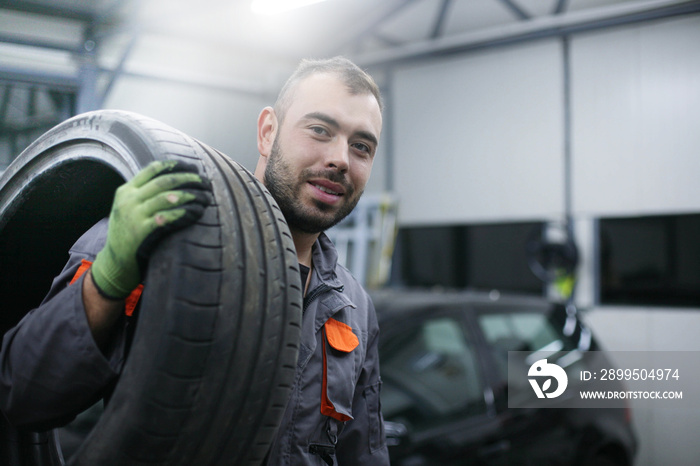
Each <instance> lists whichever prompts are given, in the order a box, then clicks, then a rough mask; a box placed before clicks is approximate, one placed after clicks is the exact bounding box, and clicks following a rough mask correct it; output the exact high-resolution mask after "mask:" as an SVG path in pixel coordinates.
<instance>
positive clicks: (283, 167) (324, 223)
mask: <svg viewBox="0 0 700 466" xmlns="http://www.w3.org/2000/svg"><path fill="white" fill-rule="evenodd" d="M313 178H325V179H327V180H330V181H332V182H334V183H338V184H340V185H342V186H343V188H344V190H345V193H344V194H343V201H344V203H342V204H341V206H340V208H338V210H336V211H335V212H333V210H334V209H335V207H333V206H330V205H328V204H325V203H323V202H320V201H318V200H314V201H313V206H306V205H304V204H303V203H302V201H301V200H300V194H301V188H302V187H303V186H304V185H305V184H306V182H307V180H309V179H313ZM264 182H265V186H266V187H267V189H268V191H270V194H272V197H273V198H274V199H275V201H277V205H279V208H280V210H282V214H284V218H285V219H286V220H287V224H288V225H289V227H290V228H291V229H296V230H299V231H302V232H304V233H310V234H317V233H321V232H323V231H326V230H328V229H329V228H331V227H333V226H335V225H336V224H338V222H340V221H341V220H343V219H344V218H345V217H347V216H348V215H349V214H350V212H352V210H353V209H354V208H355V206H356V205H357V203H358V201H359V200H360V197H361V196H362V191H360V192H359V193H358V194H357V196H353V195H354V194H355V189H354V188H353V187H352V186H351V185H350V184H348V182H347V181H346V180H345V176H344V175H343V174H342V173H339V172H338V171H337V170H333V169H330V170H318V171H312V170H310V169H305V170H302V172H301V174H300V175H299V178H298V179H294V178H293V175H292V174H291V170H290V168H289V165H288V164H287V163H286V162H285V160H284V155H283V154H282V151H281V150H280V147H279V141H278V138H277V137H275V141H274V142H273V144H272V149H271V150H270V159H269V161H268V162H267V167H266V168H265V175H264Z"/></svg>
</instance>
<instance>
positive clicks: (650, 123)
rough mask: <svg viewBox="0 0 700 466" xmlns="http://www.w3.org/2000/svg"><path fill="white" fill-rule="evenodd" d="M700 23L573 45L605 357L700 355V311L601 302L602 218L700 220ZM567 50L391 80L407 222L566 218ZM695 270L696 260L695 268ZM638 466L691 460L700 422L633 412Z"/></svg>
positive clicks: (579, 205)
mask: <svg viewBox="0 0 700 466" xmlns="http://www.w3.org/2000/svg"><path fill="white" fill-rule="evenodd" d="M697 44H700V16H698V15H694V16H688V17H684V18H680V19H671V20H664V21H657V22H651V23H646V24H642V25H636V26H625V27H620V28H615V29H610V30H605V31H596V32H589V33H585V34H583V33H582V34H577V35H574V36H572V37H571V38H570V66H571V68H570V70H571V98H572V101H571V107H570V109H571V124H572V126H571V157H572V159H571V161H572V186H571V188H572V191H571V193H572V211H573V212H572V213H573V218H574V221H575V228H576V234H577V239H578V242H579V247H580V249H581V253H582V263H581V266H580V269H579V273H580V281H579V285H578V288H577V303H578V304H579V305H580V306H581V307H582V308H585V309H586V311H585V315H584V319H585V321H586V322H587V323H588V324H589V325H590V326H591V327H592V329H593V331H594V333H595V334H596V335H597V336H598V338H599V340H600V341H601V342H602V344H603V346H604V347H605V348H607V349H609V350H640V351H641V350H645V351H680V350H685V351H700V339H698V337H697V335H698V334H700V312H698V311H700V309H684V310H678V309H662V308H639V307H634V308H633V307H619V306H618V307H611V306H598V305H597V304H596V301H595V296H596V292H595V280H594V277H595V273H596V256H595V251H596V248H597V245H596V244H595V227H596V223H595V219H596V218H597V217H599V216H610V215H616V216H617V215H620V216H626V215H630V216H631V215H640V214H661V213H690V212H700V183H698V182H697V179H698V176H699V175H700V131H699V130H698V128H700V127H699V126H698V123H699V122H700V47H698V46H697ZM562 77H563V53H562V45H561V42H560V40H557V39H551V40H550V39H548V40H542V41H539V42H534V43H529V44H526V45H517V46H510V47H504V48H496V49H489V50H485V51H480V52H477V53H470V54H468V55H464V56H461V57H459V58H450V59H441V60H434V61H430V62H422V63H419V64H414V65H410V66H402V67H400V68H398V69H397V70H396V71H395V76H394V81H393V87H392V90H393V93H394V94H393V96H394V102H395V104H394V105H395V108H394V114H395V116H394V119H395V134H394V137H393V138H392V141H393V153H392V155H393V159H394V168H393V170H394V171H393V173H394V179H395V190H396V192H397V194H398V196H399V198H400V199H401V202H402V203H401V206H400V222H401V224H402V225H404V226H413V225H416V224H439V223H445V222H450V223H468V222H481V221H501V222H503V221H516V220H527V219H532V220H550V221H557V220H561V218H562V217H563V215H564V210H565V205H564V199H565V194H564V189H565V184H564V157H565V153H564V122H563V109H564V100H563V99H564V93H563V78H562ZM697 260H700V258H697ZM633 409H634V413H635V416H634V419H635V421H634V422H635V424H636V426H637V431H638V433H639V436H640V442H641V449H640V452H639V457H638V461H637V465H638V466H651V465H657V464H692V462H693V461H694V460H692V458H696V457H697V456H698V454H699V453H700V446H699V445H698V444H697V441H696V439H695V438H694V437H695V435H694V432H697V431H698V429H699V428H700V409H698V410H697V412H687V411H685V412H678V411H675V410H672V409H663V410H660V409H642V408H640V407H639V406H635V405H634V404H633Z"/></svg>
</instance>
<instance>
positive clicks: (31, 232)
mask: <svg viewBox="0 0 700 466" xmlns="http://www.w3.org/2000/svg"><path fill="white" fill-rule="evenodd" d="M165 159H176V160H183V161H187V162H189V163H194V164H195V165H197V166H198V167H199V170H200V172H201V173H204V174H205V175H206V176H207V177H209V179H210V180H211V181H212V185H213V197H214V202H213V203H212V205H210V206H209V207H208V208H207V209H206V212H205V214H204V216H203V217H202V218H201V219H200V220H199V221H198V222H197V223H196V224H194V225H192V226H190V227H188V228H186V229H184V230H182V231H179V232H176V233H174V234H172V235H170V236H168V237H167V238H165V240H164V241H163V242H162V243H161V244H160V245H159V246H158V247H157V248H156V250H155V251H154V253H153V255H152V257H151V260H150V263H149V267H148V272H147V274H146V278H145V281H144V283H145V290H144V293H143V295H142V298H141V309H140V311H139V317H138V326H137V329H136V333H135V335H134V340H133V343H132V346H131V351H130V353H129V357H128V359H127V361H126V363H125V366H124V369H123V371H122V374H121V377H120V379H119V382H118V383H117V385H116V387H115V390H114V393H113V395H112V397H111V400H110V402H109V403H108V405H107V406H106V408H105V411H104V413H103V415H102V416H101V417H100V419H99V421H98V423H97V425H96V426H95V427H94V428H93V430H92V432H91V433H90V435H89V436H88V438H87V439H86V440H85V442H84V443H83V444H82V446H81V447H80V449H79V450H78V452H77V453H76V454H75V455H74V456H73V458H71V459H70V460H69V464H71V465H95V464H99V465H124V464H129V465H149V466H153V465H166V464H167V465H193V464H196V465H220V464H222V465H223V464H235V465H255V464H260V463H261V461H262V460H263V459H264V457H265V454H266V453H267V450H268V448H269V446H270V444H271V442H272V440H273V438H274V436H275V433H276V431H277V428H278V425H279V423H280V421H281V418H282V414H283V412H284V409H285V406H286V402H287V399H288V395H289V392H290V390H291V385H292V383H293V378H294V371H295V367H296V357H297V353H298V344H299V334H300V322H301V299H302V298H301V286H300V278H299V269H298V262H297V258H296V253H295V250H294V245H293V242H292V238H291V235H290V233H289V230H288V228H287V226H286V223H285V221H284V218H283V216H282V213H281V212H280V210H279V208H278V207H277V205H276V203H275V202H274V200H273V199H272V197H271V196H270V195H269V193H268V192H267V191H266V190H265V188H264V187H263V185H262V184H261V183H259V182H258V181H257V180H256V179H255V177H254V176H253V175H252V174H251V173H250V172H249V171H247V170H246V169H244V168H243V167H241V166H240V165H239V164H237V163H236V162H234V161H233V160H231V159H230V158H228V157H227V156H225V155H223V154H221V153H219V152H217V151H216V150H214V149H212V148H210V147H208V146H207V145H205V144H203V143H201V142H198V141H196V140H194V139H192V138H190V137H188V136H187V135H185V134H183V133H182V132H180V131H177V130H175V129H173V128H170V127H168V126H166V125H164V124H163V123H160V122H157V121H154V120H152V119H149V118H146V117H143V116H140V115H136V114H133V113H128V112H121V111H97V112H90V113H86V114H83V115H79V116H77V117H74V118H72V119H70V120H67V121H66V122H64V123H62V124H60V125H58V126H57V127H55V128H53V129H52V130H50V131H49V132H47V133H46V134H45V135H43V136H42V137H41V138H39V139H38V140H37V141H35V142H34V143H33V144H32V145H31V146H30V147H29V148H27V150H25V151H24V152H23V153H22V154H21V155H20V156H19V157H18V158H17V160H15V162H13V164H12V165H10V167H9V168H8V169H7V171H6V172H5V173H4V174H3V176H2V178H0V253H1V254H2V258H3V259H2V262H3V265H2V267H1V270H0V287H2V288H1V290H2V291H1V293H2V294H1V295H2V296H3V299H4V300H5V303H4V305H3V307H4V308H5V310H4V311H3V313H2V317H1V318H0V325H2V331H3V333H4V331H6V330H7V329H8V328H10V327H11V326H13V325H14V324H16V322H17V321H19V319H20V318H21V317H22V316H23V315H24V314H25V313H26V312H27V311H28V310H29V309H31V308H33V307H35V306H36V305H37V304H38V303H39V302H40V301H41V299H42V297H43V296H44V294H45V293H46V291H47V290H48V288H49V285H50V282H51V279H52V277H53V276H55V275H57V273H58V272H59V271H60V270H61V268H62V266H63V263H64V262H65V257H66V251H67V250H68V248H69V247H70V246H71V244H72V243H73V242H74V241H75V240H76V239H77V238H78V237H79V236H80V235H81V234H82V232H83V231H85V230H86V229H87V228H88V227H89V226H91V225H92V224H94V223H96V222H97V221H98V220H99V219H100V218H103V217H104V216H106V215H107V214H108V212H109V208H110V206H111V202H112V197H113V194H114V190H115V189H116V187H117V186H119V185H120V184H121V183H123V182H124V180H128V179H130V178H131V177H133V175H134V174H136V173H137V172H138V171H139V170H140V169H141V168H143V167H144V166H146V165H147V164H148V163H149V162H151V161H152V160H165Z"/></svg>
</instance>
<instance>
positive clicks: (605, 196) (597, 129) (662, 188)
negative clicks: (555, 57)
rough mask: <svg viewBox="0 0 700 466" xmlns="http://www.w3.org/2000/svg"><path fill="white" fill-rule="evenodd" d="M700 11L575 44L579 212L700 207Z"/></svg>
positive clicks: (576, 193)
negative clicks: (693, 14) (699, 14)
mask: <svg viewBox="0 0 700 466" xmlns="http://www.w3.org/2000/svg"><path fill="white" fill-rule="evenodd" d="M698 44H700V17H698V16H694V17H688V18H684V19H677V20H671V21H664V22H660V23H656V24H649V25H644V26H635V27H627V28H624V29H619V30H612V31H608V32H597V33H592V34H586V35H582V36H577V37H576V38H575V39H574V40H573V41H572V48H571V54H572V75H573V95H572V99H573V116H574V117H573V136H574V137H573V155H574V158H573V160H574V167H573V174H574V209H575V211H576V212H577V213H581V214H585V213H594V214H596V215H609V214H613V215H616V214H622V215H630V214H638V213H639V214H644V213H646V214H649V213H652V214H653V213H660V212H679V211H680V212H682V211H693V212H697V211H700V183H698V182H697V179H698V174H700V156H699V155H700V131H698V123H699V122H700V47H699V46H698Z"/></svg>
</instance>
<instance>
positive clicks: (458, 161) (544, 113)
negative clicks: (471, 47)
mask: <svg viewBox="0 0 700 466" xmlns="http://www.w3.org/2000/svg"><path fill="white" fill-rule="evenodd" d="M561 63H562V53H561V45H560V43H559V42H558V41H557V40H555V39H551V40H545V41H540V42H536V43H531V44H527V45H519V46H515V47H510V48H502V49H491V50H487V51H483V52H479V53H474V54H470V55H466V56H463V57H459V58H453V59H449V60H439V61H431V62H429V63H425V64H418V65H409V66H403V67H401V68H399V69H398V70H396V72H395V78H394V83H393V87H392V96H393V100H392V101H393V103H394V106H395V107H394V109H393V115H394V121H395V137H394V169H395V175H394V177H395V180H396V182H395V188H396V189H395V190H396V193H397V194H398V196H399V198H400V199H401V208H400V218H401V222H402V223H403V224H425V223H447V222H452V223H459V222H474V221H484V220H498V219H502V218H508V219H532V218H536V219H539V218H543V217H544V218H551V217H557V216H561V215H562V214H563V209H564V202H563V198H562V195H561V194H562V192H563V176H562V174H563V158H562V150H563V136H562V135H563V131H562V130H563V127H564V126H563V109H564V107H563V104H562V71H561V70H562V65H561Z"/></svg>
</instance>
